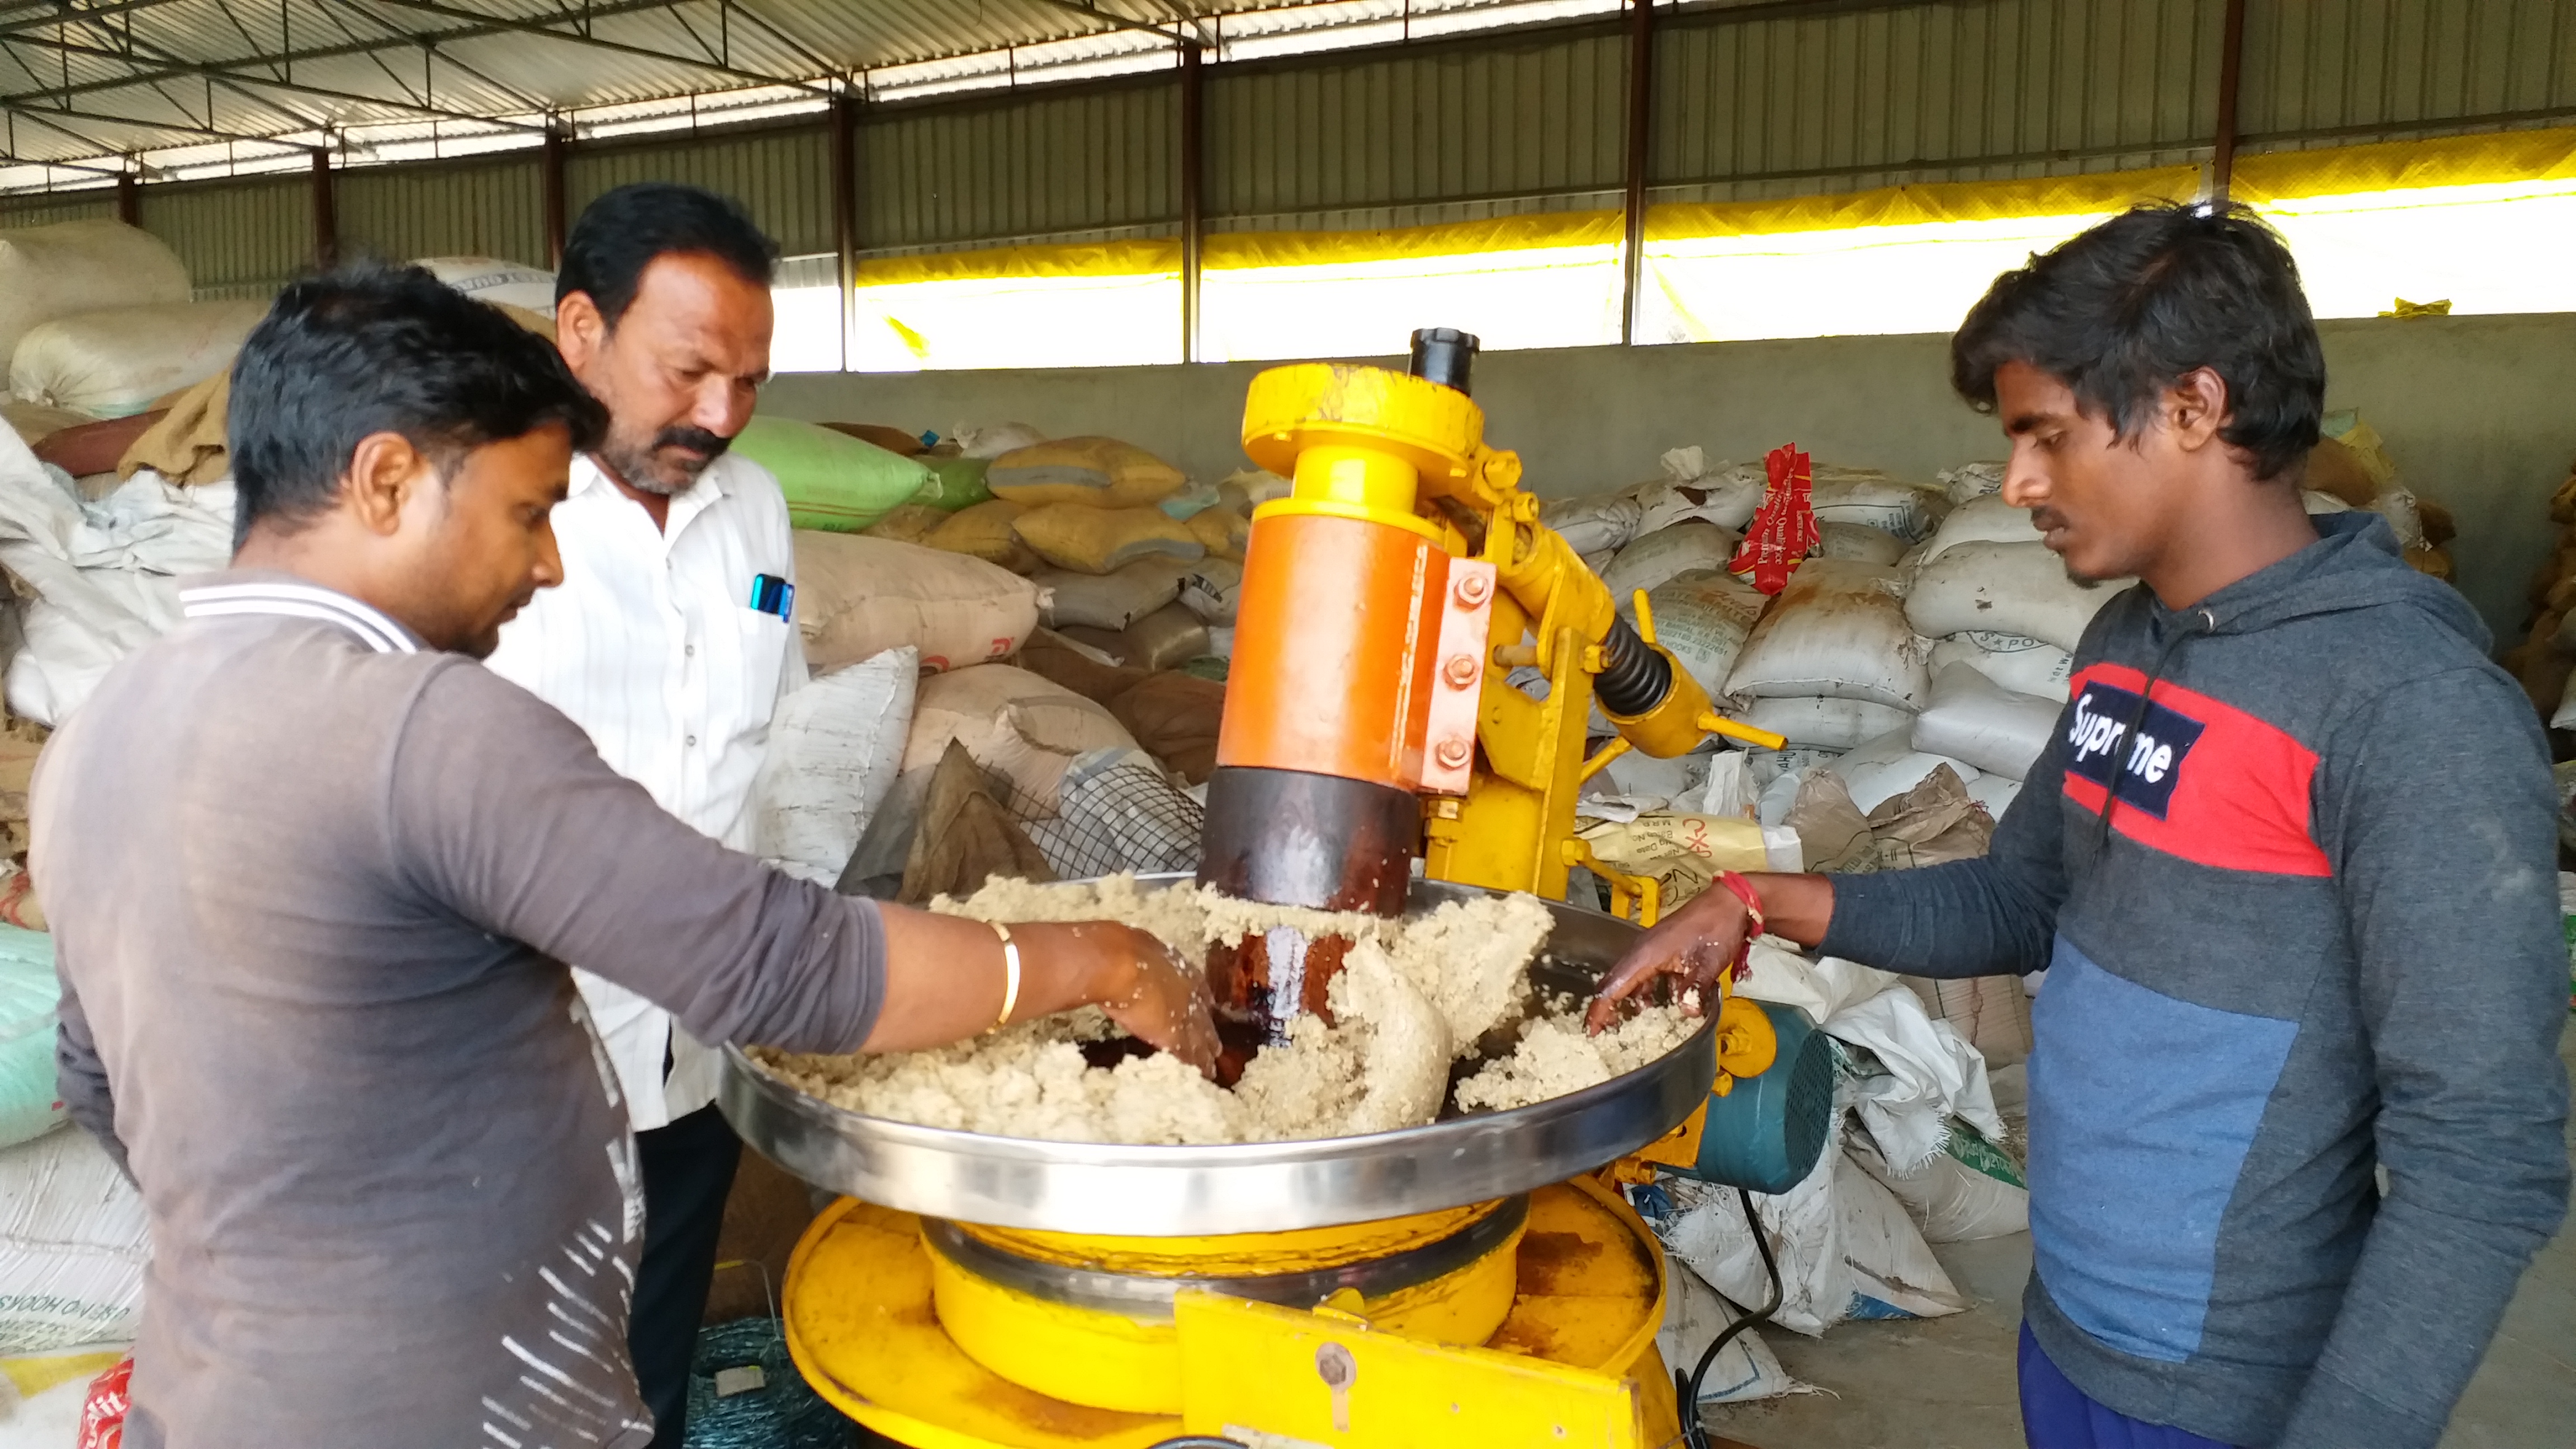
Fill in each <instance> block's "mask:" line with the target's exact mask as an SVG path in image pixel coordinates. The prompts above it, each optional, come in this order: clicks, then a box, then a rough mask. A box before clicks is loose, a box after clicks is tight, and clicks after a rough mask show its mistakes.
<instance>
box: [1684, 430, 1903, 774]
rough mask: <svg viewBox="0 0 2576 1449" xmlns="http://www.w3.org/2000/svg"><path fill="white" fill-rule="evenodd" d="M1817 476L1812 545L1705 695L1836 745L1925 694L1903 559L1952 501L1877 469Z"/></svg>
mask: <svg viewBox="0 0 2576 1449" xmlns="http://www.w3.org/2000/svg"><path fill="white" fill-rule="evenodd" d="M1813 475H1814V484H1813V486H1812V488H1811V490H1810V495H1809V496H1810V499H1811V501H1812V503H1813V505H1814V508H1815V514H1816V525H1817V532H1818V534H1819V541H1818V543H1817V545H1816V549H1815V552H1814V554H1813V555H1812V556H1811V557H1809V558H1808V560H1807V561H1806V562H1805V563H1804V564H1802V565H1800V566H1799V568H1798V571H1797V572H1796V573H1795V574H1793V575H1791V576H1790V579H1789V583H1788V586H1787V587H1786V588H1783V589H1782V590H1781V591H1780V593H1779V596H1778V597H1777V598H1774V599H1772V600H1771V601H1770V602H1769V604H1768V607H1767V608H1765V609H1764V611H1763V613H1762V615H1761V618H1760V621H1759V622H1758V623H1756V624H1755V625H1754V626H1753V628H1752V629H1751V630H1750V631H1749V632H1748V633H1747V635H1746V636H1745V639H1744V644H1743V648H1742V650H1741V652H1740V653H1739V655H1738V657H1737V658H1736V660H1735V662H1734V665H1733V667H1732V668H1731V669H1730V670H1729V671H1728V672H1727V674H1726V677H1725V681H1724V683H1723V686H1722V687H1720V688H1718V689H1715V690H1713V691H1712V693H1713V694H1715V695H1717V696H1718V697H1719V698H1720V699H1721V700H1722V701H1723V702H1724V703H1725V704H1727V705H1728V706H1730V707H1731V708H1732V709H1734V711H1735V712H1736V713H1737V715H1738V717H1739V718H1741V719H1743V720H1744V721H1745V722H1746V723H1748V724H1751V725H1754V726H1756V727H1758V728H1761V729H1766V730H1770V731H1772V732H1773V733H1775V734H1779V735H1782V736H1785V737H1786V738H1787V739H1788V741H1789V743H1790V744H1791V745H1793V746H1799V747H1805V748H1809V749H1818V750H1836V751H1839V750H1848V749H1851V748H1853V747H1855V746H1857V745H1859V744H1860V743H1861V742H1862V741H1864V740H1868V739H1874V738H1877V737H1878V736H1880V735H1883V734H1886V733H1888V732H1889V731H1891V730H1896V729H1901V728H1904V727H1905V726H1906V724H1907V722H1908V721H1909V720H1911V719H1912V717H1913V716H1914V715H1915V714H1917V713H1919V712H1920V711H1921V710H1922V709H1923V708H1924V707H1925V705H1926V704H1927V703H1929V701H1930V693H1931V676H1930V668H1929V666H1930V649H1929V646H1928V645H1926V644H1925V643H1924V642H1923V641H1922V640H1919V639H1917V638H1916V637H1915V633H1916V631H1915V630H1914V629H1912V628H1911V627H1909V625H1908V624H1907V622H1906V602H1905V601H1906V596H1907V591H1908V587H1909V579H1908V575H1907V571H1906V570H1905V568H1904V567H1903V566H1902V560H1903V559H1904V558H1906V557H1907V556H1908V555H1909V553H1911V552H1912V551H1913V550H1914V548H1915V545H1916V544H1917V542H1918V541H1919V540H1921V539H1922V538H1923V537H1924V536H1925V535H1926V534H1927V533H1928V532H1930V531H1931V530H1932V529H1933V528H1934V527H1935V526H1936V525H1940V524H1941V523H1942V522H1943V520H1944V519H1945V517H1946V516H1947V514H1948V512H1949V508H1950V503H1949V500H1948V498H1947V497H1945V496H1944V495H1943V494H1941V493H1940V492H1938V491H1936V490H1934V489H1931V488H1926V487H1922V486H1918V485H1916V484H1912V483H1906V482H1903V481H1900V480H1898V479H1894V478H1890V477H1888V476H1887V475H1886V474H1884V473H1878V472H1873V471H1865V470H1858V469H1846V468H1833V467H1827V466H1817V467H1815V468H1814V469H1813ZM1657 622H1658V624H1659V625H1660V623H1661V616H1660V615H1658V620H1657Z"/></svg>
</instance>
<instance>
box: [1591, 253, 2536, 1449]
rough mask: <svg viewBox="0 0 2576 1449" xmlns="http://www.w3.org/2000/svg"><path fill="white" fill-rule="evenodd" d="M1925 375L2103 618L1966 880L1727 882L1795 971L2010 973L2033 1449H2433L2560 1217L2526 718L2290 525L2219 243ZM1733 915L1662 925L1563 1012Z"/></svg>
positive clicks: (2294, 364) (2271, 271)
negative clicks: (2112, 592) (2098, 586)
mask: <svg viewBox="0 0 2576 1449" xmlns="http://www.w3.org/2000/svg"><path fill="white" fill-rule="evenodd" d="M1951 358H1952V367H1953V376H1954V380H1955V382H1956V384H1957V387H1958V390H1959V391H1960V393H1961V394H1962V395H1964V396H1966V397H1967V398H1968V399H1969V400H1970V401H1971V402H1973V403H1975V404H1976V405H1978V406H1980V407H1982V408H1985V409H1988V410H1992V411H1996V412H1998V413H2000V414H2001V417H2002V420H2003V424H2004V428H2005V431H2006V432H2007V433H2008V434H2009V435H2010V436H2011V438H2012V441H2013V455H2012V462H2011V465H2010V468H2009V470H2008V471H2007V473H2006V475H2005V480H2004V497H2005V498H2006V500H2008V501H2010V502H2012V503H2015V504H2018V505H2020V506H2023V507H2027V508H2030V509H2031V510H2032V522H2033V523H2034V524H2035V525H2036V526H2037V527H2038V528H2039V529H2040V531H2041V533H2042V535H2043V537H2044V538H2045V540H2046V542H2047V545H2048V547H2049V548H2051V549H2053V550H2055V551H2056V552H2057V553H2058V555H2059V556H2060V557H2061V558H2063V559H2064V561H2065V563H2066V567H2067V570H2068V572H2069V573H2070V574H2073V575H2075V576H2076V577H2078V578H2084V579H2096V580H2100V579H2113V578H2123V577H2134V578H2136V579H2137V580H2138V581H2139V586H2138V587H2136V588H2132V589H2129V590H2127V591H2126V592H2124V593H2122V594H2121V595H2120V596H2119V597H2117V598H2114V599H2112V600H2111V601H2110V602H2109V603H2108V604H2107V605H2106V606H2105V607H2104V608H2103V609H2102V611H2101V612H2100V613H2099V614H2098V615H2096V616H2095V618H2094V619H2093V622H2092V625H2091V627H2090V628H2089V629H2088V630H2087V631H2086V632H2085V635H2084V638H2083V640H2082V642H2081V645H2080V647H2078V648H2077V649H2076V651H2075V675H2074V679H2073V682H2072V688H2071V697H2070V698H2069V700H2068V701H2067V705H2066V708H2065V711H2064V713H2063V714H2061V715H2060V716H2059V719H2058V727H2057V731H2056V733H2055V734H2054V736H2053V737H2052V738H2051V739H2050V741H2049V743H2048V746H2047V748H2046V749H2045V750H2044V751H2043V752H2042V753H2041V755H2040V757H2039V759H2038V760H2037V761H2036V762H2035V763H2034V764H2033V766H2032V768H2031V771H2030V774H2029V777H2028V779H2027V780H2026V782H2025V784H2024V788H2023V790H2022V793H2021V795H2020V796H2019V797H2018V798H2017V799H2015V800H2014V802H2013V803H2012V806H2011V807H2010V808H2009V809H2008V810H2006V811H2005V812H2004V818H2003V820H2002V822H2001V824H2000V825H1999V827H1998V828H1997V830H1996V832H1995V840H1994V850H1993V853H1992V854H1991V855H1989V856H1987V857H1985V858H1982V859H1978V860H1972V861H1959V862H1956V863H1953V864H1950V865H1943V866H1936V867H1932V868H1930V869H1926V870H1910V871H1892V872H1888V873H1886V874H1882V875H1857V876H1793V875H1776V876H1775V875H1756V876H1752V877H1748V878H1746V879H1745V880H1744V881H1742V882H1738V884H1742V885H1744V887H1745V889H1746V890H1747V891H1748V893H1750V894H1752V895H1755V896H1757V897H1758V898H1759V899H1760V901H1761V903H1762V906H1763V909H1764V912H1765V924H1767V926H1768V928H1769V929H1770V930H1772V931H1774V932H1777V933H1779V934H1781V935H1784V936H1787V937H1789V938H1791V939H1793V940H1796V941H1799V942H1802V943H1804V944H1807V945H1811V946H1820V947H1821V948H1822V949H1823V950H1824V951H1826V952H1829V953H1832V954H1834V955H1839V956H1846V957H1851V958H1855V959H1858V960H1861V961H1864V962H1868V963H1871V964H1874V965H1881V966H1886V967H1889V968H1892V969H1898V970H1904V971H1914V972H1921V973H1925V974H1929V975H1933V976H1974V975H1983V974H1988V973H2004V972H2012V973H2019V972H2026V971H2032V970H2036V969H2039V968H2041V967H2045V968H2047V970H2048V979H2047V983H2046V985H2045V987H2044V988H2043V989H2042V990H2041V992H2040V995H2039V1001H2038V1005H2037V1007H2036V1009H2035V1011H2034V1013H2033V1031H2034V1037H2035V1048H2034V1050H2033V1052H2032V1054H2031V1060H2030V1228H2031V1248H2032V1256H2033V1259H2034V1270H2033V1273H2032V1277H2031V1283H2030V1287H2029V1290H2028V1292H2027V1293H2026V1294H2025V1296H2024V1301H2023V1328H2022V1344H2021V1389H2022V1417H2023V1424H2024V1428H2025V1432H2026V1434H2027V1436H2028V1438H2029V1440H2030V1442H2031V1444H2032V1445H2033V1446H2035V1449H2111V1446H2115V1445H2116V1446H2119V1449H2213V1446H2219V1445H2266V1446H2270V1445H2278V1446H2282V1449H2362V1446H2370V1449H2431V1446H2432V1445H2433V1444H2434V1443H2435V1441H2437V1440H2439V1439H2440V1438H2441V1437H2442V1429H2443V1425H2444V1423H2445V1422H2446V1421H2447V1420H2448V1419H2449V1417H2450V1413H2451V1409H2452V1405H2453V1404H2454V1403H2455V1402H2456V1401H2457V1400H2458V1398H2459V1395H2460V1392H2461V1390H2462V1389H2463V1388H2465V1387H2466V1386H2467V1384H2468V1381H2469V1377H2470V1375H2471V1374H2472V1373H2473V1372H2474V1371H2475V1370H2476V1368H2477V1364H2478V1359H2479V1357H2480V1355H2481V1354H2482V1353H2483V1352H2484V1350H2485V1347H2486V1344H2487V1341H2488V1340H2489V1338H2491V1337H2492V1336H2493V1335H2494V1333H2495V1328H2496V1323H2497V1320H2498V1318H2499V1317H2500V1316H2501V1315H2502V1313H2503V1311H2504V1306H2505V1303H2506V1301H2507V1300H2508V1299H2509V1298H2510V1297H2511V1296H2512V1294H2513V1290H2514V1284H2515V1282H2516V1280H2517V1279H2518V1278H2519V1277H2520V1275H2521V1273H2522V1271H2523V1269H2524V1267H2525V1266H2526V1265H2527V1264H2529V1262H2530V1261H2531V1257H2532V1254H2533V1253H2534V1252H2536V1251H2537V1250H2538V1249H2539V1247H2540V1246H2541V1244H2542V1243H2543V1242H2545V1241H2546V1240H2547V1239H2548V1236H2549V1234H2550V1232H2551V1231H2552V1230H2553V1229H2554V1228H2555V1227H2556V1226H2557V1225H2558V1222H2559V1220H2560V1218H2561V1217H2562V1216H2563V1215H2564V1213H2565V1210H2566V1200H2567V1182H2568V1166H2567V1157H2566V1150H2565V1144H2564V1139H2563V1137H2562V1135H2561V1134H2562V1132H2563V1130H2564V1124H2565V1121H2566V1116H2567V1084H2566V1075H2565V1073H2564V1071H2563V1070H2562V1069H2561V1067H2560V1065H2559V1061H2558V1056H2557V1042H2558V1037H2559V1033H2560V1031H2561V1029H2562V1028H2563V1027H2564V1024H2565V1020H2566V1008H2565V1005H2564V997H2563V996H2562V994H2561V993H2562V992H2563V991H2564V990H2565V988H2566V970H2567V957H2566V953H2565V947H2564V945H2563V943H2562V939H2561V936H2560V931H2559V918H2558V897H2557V878H2556V874H2555V872H2554V870H2553V859H2552V857H2553V854H2554V851H2555V848H2556V829H2555V825H2554V819H2555V816H2556V813H2557V802H2556V797H2555V795H2554V793H2553V791H2552V789H2551V786H2550V778H2549V756H2548V752H2547V749H2546V748H2545V746H2544V743H2543V741H2542V739H2541V734H2540V729H2539V725H2538V722H2537V721H2536V720H2535V719H2534V718H2533V717H2532V713H2531V709H2530V706H2529V704H2528V703H2527V702H2526V701H2525V699H2524V698H2523V695H2522V692H2521V691H2520V690H2519V689H2517V688H2516V687H2515V685H2514V683H2513V681H2512V679H2511V678H2509V677H2508V676H2506V675H2505V673H2504V672H2503V671H2502V670H2500V669H2498V668H2496V667H2495V666H2494V665H2493V664H2491V663H2489V662H2487V660H2486V657H2485V652H2484V651H2485V645H2486V631H2485V629H2484V628H2483V627H2482V626H2481V625H2480V624H2479V623H2478V619H2477V615H2476V614H2475V613H2474V612H2473V611H2472V610H2471V609H2470V608H2469V606H2468V604H2467V602H2466V601H2464V600H2463V599H2462V598H2461V597H2460V596H2459V594H2458V593H2457V592H2456V591H2455V590H2453V589H2451V588H2449V587H2448V586H2446V585H2444V584H2441V583H2437V582H2435V581H2434V580H2431V579H2429V578H2426V577H2425V576H2423V575H2421V574H2419V573H2417V572H2415V571H2414V570H2413V569H2410V568H2408V567H2407V566H2406V564H2405V562H2404V561H2403V560H2402V559H2401V558H2400V557H2399V556H2398V549H2397V541H2396V539H2395V538H2394V536H2392V535H2391V533H2390V532H2389V529H2388V526H2387V524H2386V523H2384V522H2383V521H2381V519H2380V518H2379V516H2378V515H2376V514H2373V513H2363V512H2355V513H2347V514H2339V515H2335V516H2333V517H2330V518H2328V519H2325V520H2322V521H2320V522H2321V525H2322V526H2320V523H2312V522H2311V521H2310V519H2309V518H2308V516H2307V514H2306V513H2305V511H2304V510H2303V509H2302V507H2301V505H2300V500H2299V493H2298V487H2297V484H2298V480H2299V476H2300V470H2301V467H2302V466H2303V461H2304V459H2305V457H2306V454H2307V451H2308V450H2309V449H2310V448H2311V447H2313V446H2314V445H2315V444H2316V441H2317V427H2318V416H2319V412H2320V410H2321V407H2322V404H2323V400H2324V393H2325V364H2324V358H2323V355H2322V352H2321V350H2320V348H2319V346H2318V342H2317V336H2316V328H2315V325H2314V324H2313V322H2311V321H2310V319H2309V315H2308V307H2307V301H2306V298H2305V297H2304V296H2303V295H2302V294H2301V292H2300V288H2299V281H2298V274H2297V270H2296V268H2295V267H2294V266H2293V265H2292V264H2291V261H2290V257H2289V253H2288V251H2287V249H2286V248H2284V247H2283V246H2282V244H2281V242H2280V240H2279V238H2277V237H2276V236H2274V235H2273V234H2272V233H2271V232H2270V230H2269V229H2268V228H2266V227H2265V226H2264V225H2263V224H2262V223H2261V222H2259V221H2257V220H2255V219H2254V218H2253V217H2252V215H2251V214H2249V213H2246V212H2243V211H2241V210H2231V209H2228V208H2223V207H2221V208H2207V207H2192V208H2183V207H2142V208H2139V209H2138V210H2135V211H2132V212H2130V213H2129V214H2127V215H2125V216H2121V217H2118V218H2115V219H2113V220H2111V221H2109V222H2106V223H2104V224H2103V225H2101V226H2099V227H2097V228H2095V229H2094V230H2092V231H2089V232H2087V233H2085V234H2084V235H2083V236H2080V237H2078V238H2076V239H2075V240H2073V241H2071V242H2068V243H2067V244H2066V245H2065V246H2063V247H2060V248H2058V249H2057V250H2056V251H2054V252H2051V253H2049V254H2048V255H2047V256H2044V257H2037V258H2034V259H2033V260H2032V262H2031V264H2030V266H2028V267H2027V268H2024V269H2021V270H2018V271H2014V272H2010V273H2007V274H2006V275H2004V276H2003V277H2002V278H2000V279H1999V280H1998V281H1997V282H1996V283H1995V285H1994V288H1993V290H1992V291H1990V292H1988V293H1987V295H1986V298H1985V300H1984V301H1982V302H1980V303H1979V304H1978V305H1977V307H1976V309H1975V310H1974V311H1972V312H1971V313H1970V314H1969V316H1968V319H1967V321H1966V323H1965V325H1963V326H1962V327H1961V328H1960V330H1959V335H1958V336H1957V338H1956V339H1954V341H1953V343H1952V350H1951ZM1749 925H1750V921H1749V919H1748V913H1747V911H1746V908H1745V904H1744V903H1743V902H1742V901H1740V900H1739V899H1738V898H1737V897H1736V896H1735V895H1734V894H1732V893H1731V892H1730V891H1725V890H1718V891H1711V892H1709V893H1708V895H1706V896H1704V897H1702V898H1701V899H1700V900H1697V901H1693V902H1692V903H1691V904H1690V905H1689V906H1687V907H1685V908H1684V909H1683V910H1681V911H1679V912H1677V913H1675V915H1674V916H1673V917H1672V918H1671V919H1670V920H1669V921H1667V922H1666V923H1664V924H1663V925H1662V926H1660V927H1658V929H1657V930H1655V931H1654V932H1651V933H1649V935H1648V936H1647V938H1645V939H1644V940H1643V941H1641V942H1640V943H1639V946H1638V949H1637V950H1636V951H1634V952H1633V953H1632V954H1631V955H1630V957H1629V958H1628V960H1626V961H1624V962H1622V963H1621V965H1620V967H1619V968H1618V969H1616V970H1614V972H1613V973H1612V976H1611V979H1610V981H1609V983H1608V984H1607V985H1606V986H1605V993H1604V994H1605V1000H1604V1001H1603V1002H1601V1003H1599V1004H1597V1005H1596V1007H1595V1020H1596V1023H1598V1022H1600V1021H1603V1020H1606V1019H1607V1017H1608V1016H1609V1014H1610V1010H1611V1006H1612V1004H1613V1003H1615V1002H1616V1000H1617V999H1618V998H1619V997H1621V996H1623V995H1625V994H1626V993H1628V992H1630V991H1633V990H1634V989H1636V987H1637V986H1638V985H1640V984H1641V983H1642V982H1643V981H1645V980H1646V979H1648V978H1650V977H1651V976H1653V975H1655V974H1659V973H1664V972H1673V973H1677V974H1680V975H1683V976H1687V977H1693V978H1698V979H1702V980H1705V979H1707V977H1708V976H1709V974H1710V973H1711V972H1713V971H1715V970H1718V969H1723V967H1724V966H1725V964H1726V963H1727V962H1728V961H1730V960H1732V959H1733V957H1734V954H1735V952H1736V950H1737V949H1738V947H1739V945H1740V943H1741V942H1742V940H1743V938H1744V935H1745V932H1746V930H1747V929H1748V926H1749ZM2374 1168H2382V1169H2385V1171H2386V1173H2387V1175H2388V1190H2387V1191H2386V1193H2385V1194H2384V1195H2383V1194H2382V1193H2381V1192H2380V1191H2379V1190H2378V1189H2377V1187H2376V1185H2375V1183H2374V1181H2373V1176H2374V1174H2373V1169H2374Z"/></svg>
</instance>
